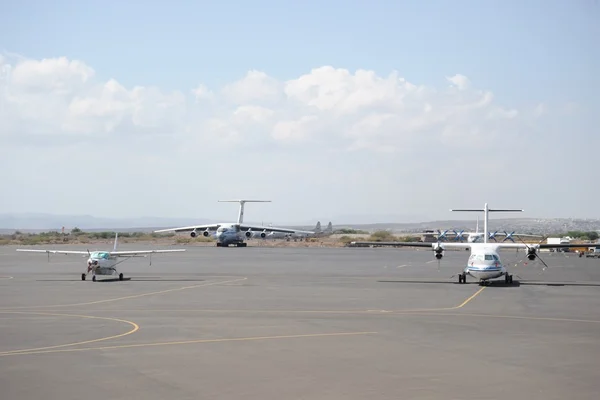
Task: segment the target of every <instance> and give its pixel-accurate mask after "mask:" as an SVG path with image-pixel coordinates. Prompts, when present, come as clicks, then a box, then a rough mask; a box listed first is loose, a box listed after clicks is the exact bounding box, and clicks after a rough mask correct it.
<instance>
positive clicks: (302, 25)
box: [0, 0, 600, 224]
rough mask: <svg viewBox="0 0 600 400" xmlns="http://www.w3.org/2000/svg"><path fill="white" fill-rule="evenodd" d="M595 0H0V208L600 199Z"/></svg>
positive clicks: (118, 211) (346, 208)
mask: <svg viewBox="0 0 600 400" xmlns="http://www.w3.org/2000/svg"><path fill="white" fill-rule="evenodd" d="M599 37H600V1H599V0H572V1H558V0H546V1H542V0H521V1H516V0H515V1H512V0H504V1H496V0H480V1H476V0H468V1H467V0H464V1H459V0H457V1H441V0H430V1H416V0H415V1H401V0H397V1H375V0H371V1H368V2H367V1H358V0H357V1H354V2H348V1H337V0H331V1H326V0H321V1H318V2H317V1H311V0H305V1H302V2H299V1H298V2H291V1H290V2H283V1H266V0H265V1H242V0H239V1H229V0H221V1H219V2H215V1H213V2H208V1H169V2H166V1H163V2H159V1H153V0H147V1H134V0H132V1H127V2H124V1H107V0H103V1H81V2H70V1H64V0H57V1H54V2H48V1H41V0H38V1H32V0H23V1H20V2H11V1H5V2H0V182H1V183H2V190H1V193H2V195H1V196H0V213H4V214H6V213H31V212H37V213H53V214H88V215H93V216H97V217H114V218H125V217H128V218H129V217H140V216H157V217H173V218H175V217H178V218H179V217H189V218H190V222H191V223H193V219H194V218H210V219H219V218H220V219H223V220H225V221H231V220H235V218H236V216H237V207H236V206H234V205H228V204H223V203H218V202H217V200H222V199H238V198H249V199H266V200H272V203H269V204H250V205H248V206H247V209H246V218H247V219H252V220H260V221H264V222H265V223H267V222H268V223H290V224H291V223H294V224H297V223H302V224H314V223H315V221H317V220H321V221H323V220H326V221H329V220H332V221H333V222H334V224H335V221H336V220H337V221H339V222H344V223H348V222H353V221H352V219H353V218H354V219H355V220H356V221H358V220H360V221H361V222H367V221H371V222H414V221H424V220H429V219H453V218H455V219H464V218H465V217H466V218H469V217H470V215H464V214H463V215H456V214H454V213H450V212H449V209H450V208H466V207H482V206H483V203H485V202H487V203H489V204H490V206H491V207H503V208H523V209H525V213H523V214H522V216H523V217H566V218H568V217H574V218H600V210H599V208H598V207H597V203H598V200H597V199H598V194H599V192H600V190H599V189H598V188H599V187H600V186H599V185H598V183H597V182H598V179H597V172H598V170H599V168H598V166H597V162H596V160H597V159H598V158H599V156H598V154H600V138H599V136H598V134H599V130H598V127H599V126H600V113H599V111H600V96H598V92H599V91H600V79H599V78H598V74H599V72H598V71H600V44H598V38H599Z"/></svg>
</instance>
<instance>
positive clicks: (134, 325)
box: [0, 311, 140, 356]
mask: <svg viewBox="0 0 600 400" xmlns="http://www.w3.org/2000/svg"><path fill="white" fill-rule="evenodd" d="M0 313H2V314H29V315H47V316H56V317H74V318H86V319H102V320H105V321H116V322H122V323H125V324H129V325H131V326H132V327H133V328H132V329H131V330H130V331H128V332H125V333H121V334H119V335H113V336H107V337H103V338H99V339H92V340H85V341H83V342H74V343H67V344H59V345H56V346H47V347H36V348H32V349H22V350H9V351H3V352H0V356H5V355H11V354H21V353H24V352H26V353H28V352H31V351H40V350H49V349H57V348H60V347H69V346H78V345H81V344H88V343H96V342H103V341H105V340H110V339H117V338H120V337H123V336H127V335H131V334H132V333H134V332H136V331H137V330H138V329H140V327H139V326H138V325H137V324H136V323H135V322H131V321H127V320H125V319H117V318H108V317H94V316H92V315H75V314H55V313H37V312H21V311H0Z"/></svg>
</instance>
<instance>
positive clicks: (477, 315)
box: [398, 312, 600, 324]
mask: <svg viewBox="0 0 600 400" xmlns="http://www.w3.org/2000/svg"><path fill="white" fill-rule="evenodd" d="M402 314H404V315H410V312H405V313H398V315H402ZM415 315H418V314H415ZM423 315H436V316H448V315H449V316H453V317H480V318H506V319H524V320H530V321H553V322H582V323H591V324H600V321H599V320H595V319H578V318H555V317H528V316H526V315H505V314H476V313H423Z"/></svg>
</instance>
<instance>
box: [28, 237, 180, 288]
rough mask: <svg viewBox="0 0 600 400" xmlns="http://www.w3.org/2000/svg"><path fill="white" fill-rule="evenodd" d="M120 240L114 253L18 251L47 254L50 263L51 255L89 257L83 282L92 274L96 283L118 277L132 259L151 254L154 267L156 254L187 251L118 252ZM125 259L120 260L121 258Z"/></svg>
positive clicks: (121, 276)
mask: <svg viewBox="0 0 600 400" xmlns="http://www.w3.org/2000/svg"><path fill="white" fill-rule="evenodd" d="M118 240H119V234H118V233H116V234H115V245H114V248H113V251H93V252H90V251H89V250H87V251H77V250H41V249H17V251H27V252H32V253H47V254H48V261H50V254H66V255H70V254H78V255H87V256H88V260H87V272H84V273H82V274H81V280H82V281H85V278H86V277H87V275H88V274H89V273H90V272H91V273H92V281H94V282H96V275H116V274H117V265H118V264H121V263H122V262H124V261H127V260H128V259H129V258H131V257H145V255H146V254H150V265H152V254H155V253H174V252H179V251H185V249H173V250H137V251H133V250H132V251H117V243H118ZM121 257H122V258H124V259H123V260H119V258H121ZM119 280H120V281H122V280H123V274H122V273H119Z"/></svg>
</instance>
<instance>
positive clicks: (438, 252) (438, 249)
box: [433, 246, 444, 260]
mask: <svg viewBox="0 0 600 400" xmlns="http://www.w3.org/2000/svg"><path fill="white" fill-rule="evenodd" d="M433 251H434V252H435V258H437V259H438V260H440V259H441V258H442V257H443V256H444V248H443V247H441V246H437V247H435V248H434V249H433Z"/></svg>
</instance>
